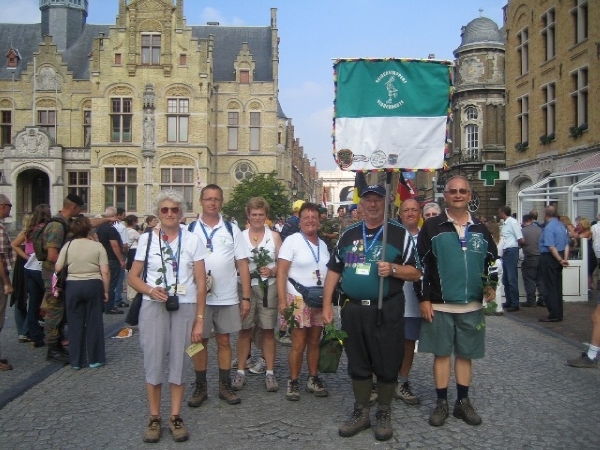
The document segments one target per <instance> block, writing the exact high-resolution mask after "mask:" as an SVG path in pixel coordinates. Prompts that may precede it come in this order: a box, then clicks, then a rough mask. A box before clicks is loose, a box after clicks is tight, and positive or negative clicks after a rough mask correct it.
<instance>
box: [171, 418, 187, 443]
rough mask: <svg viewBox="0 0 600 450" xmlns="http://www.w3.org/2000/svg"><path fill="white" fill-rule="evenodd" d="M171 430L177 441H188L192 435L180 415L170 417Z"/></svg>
mask: <svg viewBox="0 0 600 450" xmlns="http://www.w3.org/2000/svg"><path fill="white" fill-rule="evenodd" d="M169 431H171V434H172V435H173V440H174V441H175V442H183V441H187V440H188V439H189V437H190V434H189V433H188V430H187V428H186V427H185V425H184V424H183V419H182V418H181V417H179V416H173V417H171V418H169Z"/></svg>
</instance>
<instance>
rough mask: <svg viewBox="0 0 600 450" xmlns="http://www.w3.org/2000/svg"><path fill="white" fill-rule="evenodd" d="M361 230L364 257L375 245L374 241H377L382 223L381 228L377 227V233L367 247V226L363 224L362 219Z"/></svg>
mask: <svg viewBox="0 0 600 450" xmlns="http://www.w3.org/2000/svg"><path fill="white" fill-rule="evenodd" d="M362 232H363V242H364V245H365V258H366V256H367V255H368V253H369V251H370V250H371V249H372V248H373V246H374V245H375V242H377V240H378V239H379V237H380V236H381V233H383V225H382V226H381V228H379V231H378V232H377V234H376V235H375V237H374V238H373V241H372V242H371V245H369V246H368V247H367V227H366V226H365V222H364V221H363V223H362Z"/></svg>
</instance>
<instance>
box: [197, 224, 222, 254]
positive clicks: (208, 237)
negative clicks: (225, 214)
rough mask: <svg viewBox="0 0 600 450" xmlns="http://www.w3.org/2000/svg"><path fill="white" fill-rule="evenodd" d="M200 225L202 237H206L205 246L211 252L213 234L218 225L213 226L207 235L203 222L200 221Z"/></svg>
mask: <svg viewBox="0 0 600 450" xmlns="http://www.w3.org/2000/svg"><path fill="white" fill-rule="evenodd" d="M200 227H202V232H203V233H204V237H205V238H206V248H207V249H209V250H210V251H211V252H212V251H213V245H212V238H213V237H214V236H215V233H216V232H217V230H218V229H219V227H216V228H213V230H212V232H211V233H210V236H208V233H207V232H206V228H204V224H203V223H202V222H200Z"/></svg>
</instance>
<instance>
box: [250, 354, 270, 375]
mask: <svg viewBox="0 0 600 450" xmlns="http://www.w3.org/2000/svg"><path fill="white" fill-rule="evenodd" d="M266 371H267V362H266V361H265V358H262V357H260V356H259V357H258V358H256V363H255V364H253V365H251V366H248V372H250V373H253V374H255V375H260V374H262V373H265V372H266Z"/></svg>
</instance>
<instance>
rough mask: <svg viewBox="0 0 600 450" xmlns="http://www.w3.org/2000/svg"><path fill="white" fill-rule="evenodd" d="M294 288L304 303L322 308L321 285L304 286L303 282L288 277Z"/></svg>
mask: <svg viewBox="0 0 600 450" xmlns="http://www.w3.org/2000/svg"><path fill="white" fill-rule="evenodd" d="M288 280H290V283H292V286H294V289H296V290H297V291H298V293H299V294H300V295H301V296H302V298H303V299H304V303H306V305H307V306H309V307H311V308H322V307H323V286H310V287H307V286H304V285H303V284H300V283H298V282H297V281H296V280H294V279H293V278H288Z"/></svg>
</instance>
